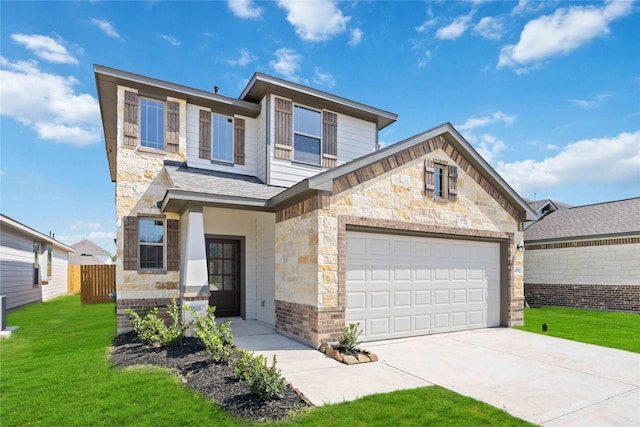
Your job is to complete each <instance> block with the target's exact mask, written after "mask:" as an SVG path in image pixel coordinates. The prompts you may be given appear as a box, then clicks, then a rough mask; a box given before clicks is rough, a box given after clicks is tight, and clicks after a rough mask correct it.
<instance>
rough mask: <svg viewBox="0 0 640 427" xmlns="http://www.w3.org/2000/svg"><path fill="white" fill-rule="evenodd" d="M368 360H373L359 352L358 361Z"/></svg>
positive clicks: (364, 361)
mask: <svg viewBox="0 0 640 427" xmlns="http://www.w3.org/2000/svg"><path fill="white" fill-rule="evenodd" d="M366 362H371V359H370V358H369V357H368V356H367V355H366V354H362V353H358V363H366Z"/></svg>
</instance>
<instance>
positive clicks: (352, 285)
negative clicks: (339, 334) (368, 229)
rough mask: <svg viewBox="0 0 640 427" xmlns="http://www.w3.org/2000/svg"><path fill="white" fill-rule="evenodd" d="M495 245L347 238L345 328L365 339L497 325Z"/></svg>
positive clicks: (367, 236)
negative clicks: (356, 328) (356, 329)
mask: <svg viewBox="0 0 640 427" xmlns="http://www.w3.org/2000/svg"><path fill="white" fill-rule="evenodd" d="M499 254H500V251H499V244H497V243H490V242H474V241H466V240H448V239H444V238H430V237H429V238H425V237H414V236H396V235H391V234H375V233H365V232H347V260H346V267H347V268H346V287H347V289H346V291H347V292H346V294H347V311H346V320H347V323H361V328H362V330H363V334H362V335H361V339H363V340H364V341H371V340H379V339H388V338H394V337H408V336H414V335H424V334H431V333H439V332H448V331H458V330H464V329H469V328H482V327H487V326H497V325H499V321H500V292H499V279H500V269H499Z"/></svg>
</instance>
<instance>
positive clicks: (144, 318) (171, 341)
mask: <svg viewBox="0 0 640 427" xmlns="http://www.w3.org/2000/svg"><path fill="white" fill-rule="evenodd" d="M167 308H168V312H169V316H171V319H172V321H173V322H172V324H171V325H167V324H166V323H165V321H164V320H162V319H161V318H160V317H158V308H157V307H154V308H152V309H147V310H141V311H140V312H135V311H133V310H132V309H128V310H127V315H128V316H129V320H130V321H131V324H132V325H133V331H134V332H135V333H136V335H137V336H138V338H140V340H142V342H145V343H147V344H160V345H163V346H170V347H175V346H178V345H180V343H181V342H182V339H183V338H184V332H185V331H186V330H187V328H188V325H182V322H181V321H180V308H179V307H178V305H177V304H176V300H175V298H174V299H173V300H172V301H171V304H169V306H168V307H167Z"/></svg>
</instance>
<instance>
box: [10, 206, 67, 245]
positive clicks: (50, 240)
mask: <svg viewBox="0 0 640 427" xmlns="http://www.w3.org/2000/svg"><path fill="white" fill-rule="evenodd" d="M5 227H9V228H12V229H14V230H17V231H20V232H22V233H24V234H26V235H28V236H31V237H32V238H33V239H37V240H41V241H45V242H47V243H50V244H51V245H52V246H54V247H57V248H58V249H62V250H63V251H65V252H75V249H73V248H72V247H70V246H68V245H65V244H64V243H62V242H60V241H58V240H56V239H54V238H53V237H51V236H47V235H46V234H42V233H41V232H39V231H36V230H34V229H33V228H31V227H28V226H26V225H24V224H22V223H21V222H18V221H16V220H15V219H13V218H10V217H8V216H6V215H3V214H0V230H1V229H2V228H5Z"/></svg>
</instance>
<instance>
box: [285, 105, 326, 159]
mask: <svg viewBox="0 0 640 427" xmlns="http://www.w3.org/2000/svg"><path fill="white" fill-rule="evenodd" d="M298 108H300V109H304V110H308V111H312V112H314V113H316V114H317V115H318V131H319V135H314V134H311V133H306V132H299V131H296V116H297V115H296V111H297V109H298ZM322 111H323V110H318V109H315V108H311V107H307V106H306V105H302V104H297V103H293V107H292V120H291V128H292V135H291V136H292V140H291V144H292V146H291V151H293V153H292V161H293V162H296V163H303V164H305V165H311V166H319V167H322V139H323V134H322V133H323V123H322V120H323V117H322ZM297 135H300V136H302V137H304V138H308V139H317V140H318V161H317V162H310V161H308V160H301V159H297V158H296V152H298V151H299V150H296V136H297Z"/></svg>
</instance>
